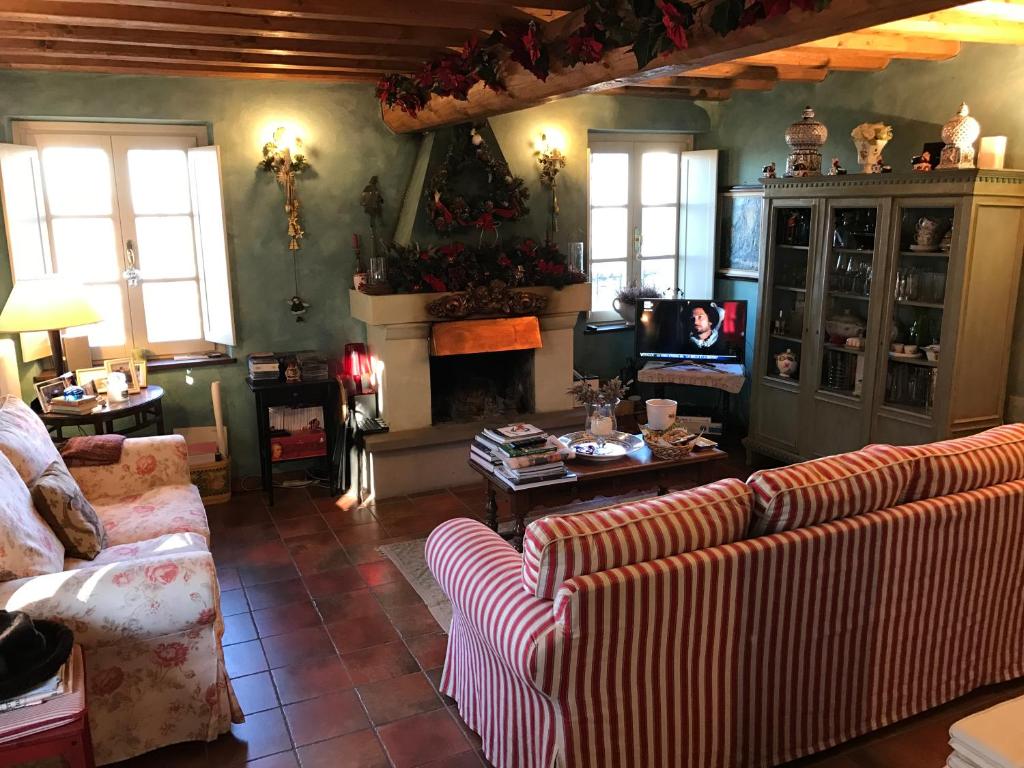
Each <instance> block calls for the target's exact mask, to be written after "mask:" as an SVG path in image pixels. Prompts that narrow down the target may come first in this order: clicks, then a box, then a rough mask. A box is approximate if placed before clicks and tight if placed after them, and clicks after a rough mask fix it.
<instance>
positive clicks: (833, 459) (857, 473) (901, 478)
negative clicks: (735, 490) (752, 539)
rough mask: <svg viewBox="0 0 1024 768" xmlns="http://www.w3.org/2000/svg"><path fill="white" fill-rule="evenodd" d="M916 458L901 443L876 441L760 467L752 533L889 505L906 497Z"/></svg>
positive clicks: (753, 479) (751, 480) (754, 482)
mask: <svg viewBox="0 0 1024 768" xmlns="http://www.w3.org/2000/svg"><path fill="white" fill-rule="evenodd" d="M912 468H913V461H912V460H911V459H910V458H909V457H908V456H907V455H906V454H905V453H904V452H903V451H902V449H900V448H895V447H893V446H890V445H873V446H870V447H869V448H865V449H863V450H860V451H854V452H852V453H841V454H839V455H836V456H828V457H826V458H823V459H814V460H812V461H805V462H802V463H800V464H792V465H790V466H788V467H780V468H779V469H766V470H760V471H758V472H755V473H754V474H752V475H751V476H750V478H749V479H748V480H747V484H748V485H749V486H750V487H751V488H752V489H753V491H754V517H753V525H752V526H751V533H752V534H753V535H758V536H759V535H762V534H769V533H778V532H779V531H791V530H794V529H796V528H803V527H805V526H808V525H814V524H816V523H826V522H828V521H829V520H838V519H839V518H843V517H850V516H851V515H860V514H863V513H865V512H874V511H875V510H879V509H885V508H886V507H892V506H895V505H896V504H899V503H900V502H901V501H902V500H903V497H904V494H905V492H906V489H907V485H908V484H909V483H910V476H911V472H912Z"/></svg>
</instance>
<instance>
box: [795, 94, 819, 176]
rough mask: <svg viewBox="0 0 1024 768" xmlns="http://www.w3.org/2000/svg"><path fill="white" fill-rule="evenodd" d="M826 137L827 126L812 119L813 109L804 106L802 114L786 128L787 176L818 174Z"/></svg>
mask: <svg viewBox="0 0 1024 768" xmlns="http://www.w3.org/2000/svg"><path fill="white" fill-rule="evenodd" d="M827 138H828V128H826V127H825V125H824V123H822V122H821V121H819V120H815V119H814V110H813V109H811V108H810V107H805V108H804V116H803V118H801V119H800V120H798V121H797V122H795V123H793V124H792V125H791V126H789V128H787V129H786V143H787V144H788V145H789V150H790V151H789V157H787V158H786V175H787V176H820V175H821V148H822V146H824V144H825V140H826V139H827Z"/></svg>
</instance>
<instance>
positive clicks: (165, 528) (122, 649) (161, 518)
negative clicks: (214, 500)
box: [0, 397, 243, 765]
mask: <svg viewBox="0 0 1024 768" xmlns="http://www.w3.org/2000/svg"><path fill="white" fill-rule="evenodd" d="M0 454H3V456H4V457H6V459H7V460H8V461H9V462H10V465H13V468H14V469H15V470H17V475H15V473H13V472H11V473H8V474H6V475H4V474H0V496H2V495H3V494H4V493H5V484H12V483H17V482H18V478H17V476H20V480H21V481H22V482H25V483H31V482H32V477H33V475H38V473H39V472H41V471H42V468H45V466H46V465H48V464H49V462H50V461H52V460H53V456H56V455H57V454H56V450H55V449H54V447H53V444H52V442H51V441H50V438H49V435H47V433H46V430H45V427H43V425H42V423H41V422H40V421H39V419H38V418H37V417H36V416H35V414H33V413H32V412H31V411H30V410H29V409H28V407H27V406H25V405H24V403H21V401H18V400H16V399H14V398H10V397H8V398H6V399H0ZM71 472H72V474H73V475H74V476H75V478H76V480H77V481H78V483H79V486H80V487H81V489H82V491H83V493H84V494H85V496H86V498H88V499H89V501H90V502H91V503H92V504H93V506H94V508H95V509H96V512H97V514H98V515H99V517H100V519H101V520H102V522H103V525H104V527H105V529H106V531H107V538H108V546H107V548H106V549H104V550H102V551H101V552H100V553H99V555H98V556H97V557H96V558H95V559H94V560H78V559H74V558H70V557H69V558H65V559H64V562H63V570H61V571H57V572H48V573H43V574H41V575H35V576H30V577H28V578H18V579H12V580H9V581H4V582H0V607H3V608H6V609H8V610H22V611H25V612H27V613H29V614H30V615H32V616H33V618H46V619H54V620H57V621H60V622H63V623H64V624H66V625H68V626H69V627H71V628H72V629H73V630H74V632H75V641H76V642H77V643H79V644H80V645H81V646H82V649H83V651H84V652H85V662H86V668H87V678H86V688H87V692H88V696H89V720H90V726H91V729H92V740H93V748H94V751H95V757H96V762H97V764H100V765H103V764H106V763H112V762H116V761H119V760H124V759H126V758H129V757H132V756H134V755H137V754H140V753H143V752H148V751H150V750H152V749H157V748H158V747H162V746H165V745H167V744H174V743H176V742H180V741H192V740H203V741H211V740H213V739H215V738H217V736H218V735H220V734H222V733H224V732H226V731H227V730H229V729H230V726H231V722H232V721H235V722H241V721H242V719H243V718H242V714H241V710H240V709H239V707H238V703H237V701H236V699H235V696H234V692H233V691H232V689H231V684H230V682H229V680H228V677H227V674H226V671H225V666H224V654H223V651H222V649H221V637H222V635H223V632H224V625H223V619H222V615H221V610H220V587H219V585H218V583H217V575H216V571H215V569H214V564H213V558H212V556H211V555H210V552H209V545H208V542H209V528H208V526H207V521H206V513H205V510H204V508H203V504H202V500H201V498H200V496H199V493H198V491H197V490H196V488H195V487H194V486H192V485H191V484H190V483H189V481H188V464H187V461H186V454H185V444H184V439H183V438H181V437H180V436H166V437H145V438H135V439H129V440H126V441H125V443H124V450H123V451H122V455H121V461H120V462H119V463H118V464H115V465H109V466H103V467H88V468H73V469H72V470H71ZM12 490H14V489H12ZM17 490H18V491H19V492H20V489H17ZM129 721H130V722H131V723H132V727H131V728H127V727H125V724H126V723H127V722H129Z"/></svg>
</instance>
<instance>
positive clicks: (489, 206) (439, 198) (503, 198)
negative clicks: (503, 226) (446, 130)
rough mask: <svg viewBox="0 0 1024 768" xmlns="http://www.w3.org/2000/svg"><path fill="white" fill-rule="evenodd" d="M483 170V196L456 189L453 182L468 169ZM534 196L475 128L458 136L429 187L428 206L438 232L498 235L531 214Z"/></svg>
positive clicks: (427, 194) (426, 202)
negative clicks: (473, 231)
mask: <svg viewBox="0 0 1024 768" xmlns="http://www.w3.org/2000/svg"><path fill="white" fill-rule="evenodd" d="M471 165H476V166H480V167H481V168H482V170H483V171H484V173H486V174H487V180H488V184H487V189H486V191H485V192H484V193H483V194H480V195H475V196H469V195H466V194H459V193H458V192H456V191H455V190H453V189H452V187H451V183H452V180H453V178H455V177H457V176H458V175H459V173H460V172H461V171H462V170H463V169H464V168H466V167H467V166H471ZM529 196H530V192H529V190H528V189H527V188H526V182H524V181H523V180H522V178H520V177H519V176H515V175H514V174H513V173H512V171H511V170H510V169H509V167H508V163H506V162H505V161H504V160H501V159H500V158H497V157H495V156H494V155H493V154H491V150H490V149H489V148H488V146H487V142H485V141H484V138H483V136H481V135H480V134H479V133H477V131H476V129H475V128H471V129H470V130H469V131H468V132H467V133H464V132H463V131H462V130H461V129H460V130H457V131H456V132H455V135H454V136H453V138H452V144H451V146H449V148H448V154H447V155H446V156H445V159H444V162H443V163H442V164H441V167H440V168H438V169H437V171H436V172H435V173H434V175H433V176H432V177H431V179H430V181H429V182H428V183H427V185H426V191H425V192H424V198H425V200H424V203H425V205H426V209H427V216H428V217H429V219H430V221H431V223H433V225H434V229H436V230H437V231H438V232H445V233H448V232H460V231H462V232H464V231H466V230H470V229H477V230H479V231H480V233H481V235H482V234H483V233H484V232H492V233H493V232H495V231H497V228H498V225H499V224H500V223H501V222H502V221H517V220H518V219H520V218H522V217H523V216H524V215H525V214H526V213H528V212H529V210H530V209H529V208H527V207H526V200H527V199H528V198H529Z"/></svg>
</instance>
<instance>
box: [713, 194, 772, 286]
mask: <svg viewBox="0 0 1024 768" xmlns="http://www.w3.org/2000/svg"><path fill="white" fill-rule="evenodd" d="M763 199H764V187H762V186H761V185H760V184H744V185H742V186H736V187H730V188H729V189H727V190H725V191H724V192H721V193H720V194H719V205H718V210H719V233H718V274H719V275H720V276H721V277H733V278H742V279H746V280H757V279H758V277H759V272H758V270H759V265H760V261H761V205H762V202H763Z"/></svg>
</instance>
